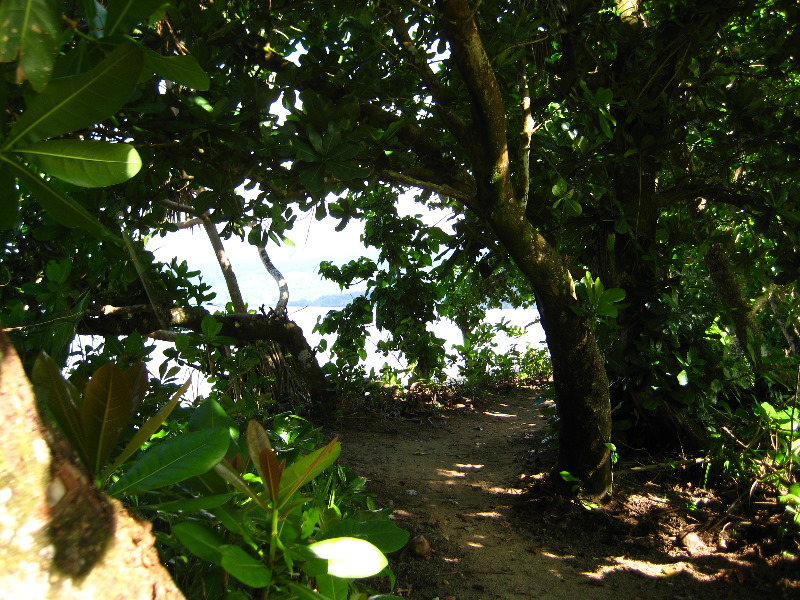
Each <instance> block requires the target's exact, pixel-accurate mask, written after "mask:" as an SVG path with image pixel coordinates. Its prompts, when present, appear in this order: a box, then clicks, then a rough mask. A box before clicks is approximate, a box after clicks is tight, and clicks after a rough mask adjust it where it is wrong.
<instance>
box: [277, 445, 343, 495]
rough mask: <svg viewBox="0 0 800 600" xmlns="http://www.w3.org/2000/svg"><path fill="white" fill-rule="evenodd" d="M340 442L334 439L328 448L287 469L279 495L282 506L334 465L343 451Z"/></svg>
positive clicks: (307, 456) (304, 457)
mask: <svg viewBox="0 0 800 600" xmlns="http://www.w3.org/2000/svg"><path fill="white" fill-rule="evenodd" d="M338 440H339V438H334V439H332V440H331V441H330V443H329V444H328V445H327V446H325V447H323V448H320V449H318V450H315V451H314V452H312V453H311V454H307V455H306V456H303V457H302V458H299V459H298V460H296V461H295V462H293V463H292V464H291V465H290V466H289V467H287V468H286V470H285V471H284V472H283V478H282V480H281V488H280V491H279V493H278V497H279V498H280V499H281V500H282V502H281V506H283V505H284V504H286V502H287V501H289V500H290V499H291V497H292V495H293V494H294V493H295V492H296V491H297V490H298V489H300V487H301V486H302V485H304V484H306V483H308V482H309V481H311V480H312V479H314V477H316V476H317V475H319V474H320V473H321V472H322V471H324V470H325V469H327V468H328V467H329V466H331V465H332V464H333V463H334V461H335V460H336V459H337V458H338V457H339V453H340V452H341V451H342V445H341V444H340V443H339V441H338Z"/></svg>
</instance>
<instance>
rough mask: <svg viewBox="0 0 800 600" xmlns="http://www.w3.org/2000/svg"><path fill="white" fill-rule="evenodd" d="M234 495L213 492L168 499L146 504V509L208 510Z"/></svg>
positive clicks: (225, 501)
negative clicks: (192, 496) (196, 496)
mask: <svg viewBox="0 0 800 600" xmlns="http://www.w3.org/2000/svg"><path fill="white" fill-rule="evenodd" d="M234 496H235V493H234V492H228V493H227V494H214V495H211V496H200V497H199V498H183V499H181V500H170V501H169V502H159V503H158V504H147V505H145V506H147V508H148V509H150V510H157V511H159V512H185V513H193V512H197V511H199V510H209V509H211V508H217V507H219V506H222V505H223V504H227V503H228V501H229V500H230V499H231V498H233V497H234Z"/></svg>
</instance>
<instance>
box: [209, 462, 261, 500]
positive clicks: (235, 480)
mask: <svg viewBox="0 0 800 600" xmlns="http://www.w3.org/2000/svg"><path fill="white" fill-rule="evenodd" d="M214 471H215V472H216V473H217V475H219V476H220V477H222V478H223V479H224V480H225V481H227V482H228V483H230V484H231V485H232V486H233V488H234V489H236V490H238V491H240V492H242V493H243V494H247V495H248V496H250V498H252V499H253V500H255V502H256V504H258V505H259V506H260V507H261V508H263V509H264V510H270V508H269V505H268V504H267V503H266V502H264V499H263V498H261V496H259V495H258V494H257V493H256V492H255V491H254V490H253V488H251V487H250V485H249V484H248V483H247V482H246V481H245V480H244V479H243V478H242V476H241V475H239V472H238V471H237V470H236V469H234V468H233V466H232V465H231V464H230V463H229V462H228V461H227V460H224V459H223V460H221V461H220V462H219V463H217V464H216V465H214Z"/></svg>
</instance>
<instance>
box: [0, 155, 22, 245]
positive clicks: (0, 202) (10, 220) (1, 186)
mask: <svg viewBox="0 0 800 600" xmlns="http://www.w3.org/2000/svg"><path fill="white" fill-rule="evenodd" d="M19 219H20V213H19V194H18V193H17V186H16V185H15V184H14V178H13V177H12V176H11V174H10V173H9V172H8V169H6V168H5V167H4V166H3V165H2V164H0V230H2V229H11V228H13V227H16V226H17V223H19Z"/></svg>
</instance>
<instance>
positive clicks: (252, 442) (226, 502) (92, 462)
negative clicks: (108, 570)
mask: <svg viewBox="0 0 800 600" xmlns="http://www.w3.org/2000/svg"><path fill="white" fill-rule="evenodd" d="M33 380H34V383H35V386H36V390H37V396H38V397H39V399H40V402H42V403H43V405H44V407H45V410H46V411H47V412H48V414H50V415H51V416H52V417H53V418H54V420H55V421H56V422H57V423H58V425H59V428H60V430H61V431H62V432H63V434H64V436H65V437H66V438H67V439H68V440H69V441H70V442H71V443H72V445H73V447H74V448H75V450H76V452H77V454H78V456H79V457H80V459H81V462H83V464H84V465H85V466H86V469H87V471H88V472H89V473H90V474H91V475H92V476H93V477H94V478H95V480H96V481H97V484H98V485H99V486H100V487H101V488H102V489H104V490H105V491H106V492H107V493H108V494H110V495H112V496H116V497H118V498H119V499H121V500H123V501H124V502H125V503H126V504H127V505H129V506H131V507H132V508H134V509H135V510H136V511H137V512H139V513H140V514H142V515H143V516H145V517H147V518H149V519H150V520H151V521H153V523H154V529H155V533H156V538H157V540H158V542H159V546H160V547H159V551H160V554H161V556H162V558H163V559H164V561H165V562H166V563H167V564H168V565H169V567H170V568H171V570H172V572H173V575H174V576H175V577H176V580H177V582H178V584H179V585H180V586H181V587H182V588H183V590H184V592H185V593H186V595H187V597H203V598H223V597H225V598H251V597H261V598H274V599H278V600H280V599H286V600H289V599H294V598H299V599H301V600H305V599H315V600H326V599H329V600H334V599H338V598H351V599H359V598H366V597H367V596H366V595H365V593H366V592H365V591H364V590H365V589H366V588H364V587H363V586H361V585H358V584H357V583H356V580H357V579H360V578H364V577H373V576H376V575H381V576H387V577H389V581H390V585H393V582H394V576H393V574H392V572H391V570H389V569H388V567H387V565H388V561H387V558H386V553H389V552H393V551H396V550H399V549H400V548H402V547H403V546H404V545H405V543H406V541H407V540H408V532H406V531H404V530H402V529H400V528H399V527H397V526H396V525H395V524H394V523H393V522H392V521H391V520H390V518H389V516H390V512H391V511H390V510H387V509H379V508H377V507H376V505H375V502H374V500H373V498H372V497H371V496H369V495H368V494H367V493H366V491H365V489H364V483H365V482H364V479H363V478H360V477H358V476H356V475H355V474H354V473H352V472H351V471H349V470H348V469H347V468H346V467H343V466H338V465H334V462H335V461H336V459H337V457H338V456H339V453H340V451H341V445H340V444H339V442H338V440H336V439H333V440H330V441H328V442H327V443H322V440H323V436H322V434H321V433H320V431H319V430H318V429H315V428H313V427H312V426H311V425H310V424H309V423H308V422H307V421H306V420H305V419H302V418H300V417H297V416H295V415H291V414H280V415H275V416H273V417H272V418H271V419H270V421H269V431H268V430H267V429H265V428H264V426H263V425H261V424H260V423H259V422H257V421H255V420H250V421H249V423H247V426H246V434H245V435H244V436H240V429H239V426H238V425H237V423H236V421H234V419H232V418H231V417H230V416H229V415H228V413H227V412H226V411H225V409H224V408H223V406H222V405H221V404H220V403H219V402H217V401H216V400H214V399H207V400H205V401H203V402H202V403H200V404H199V405H197V406H194V407H191V406H180V405H179V400H180V398H181V397H182V395H183V393H184V392H185V390H186V388H187V387H188V383H189V382H187V383H186V384H184V386H183V387H181V388H180V389H178V390H177V391H176V392H175V393H174V394H173V395H172V398H171V399H170V400H169V402H167V403H166V404H165V405H164V406H163V407H161V408H160V409H159V410H158V411H157V412H155V414H154V415H152V416H150V417H149V418H147V419H146V420H144V422H142V421H139V420H138V415H139V414H140V413H144V412H147V410H142V408H143V405H145V404H147V397H146V391H147V387H148V381H147V372H146V369H145V367H144V364H143V363H137V364H135V365H133V366H132V367H130V368H129V369H128V370H126V371H123V370H122V369H120V368H119V367H117V366H116V365H115V364H113V363H108V364H106V365H104V366H103V367H101V368H100V369H98V371H97V372H96V373H95V374H94V376H93V377H91V378H90V379H89V380H88V382H87V383H86V385H85V387H84V389H83V390H80V389H78V388H77V387H76V386H75V385H73V384H72V383H71V382H69V381H67V380H66V379H64V378H63V377H62V375H61V373H60V371H59V369H58V368H57V366H56V365H55V363H53V361H52V360H50V359H49V357H47V356H46V355H44V354H43V355H42V356H41V357H40V358H39V360H38V361H37V363H36V366H35V367H34V372H33ZM151 412H152V411H151ZM119 448H123V449H122V450H121V451H120V450H119ZM115 455H116V458H115V460H113V461H111V458H112V457H114V456H115ZM384 597H385V598H391V596H384Z"/></svg>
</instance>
